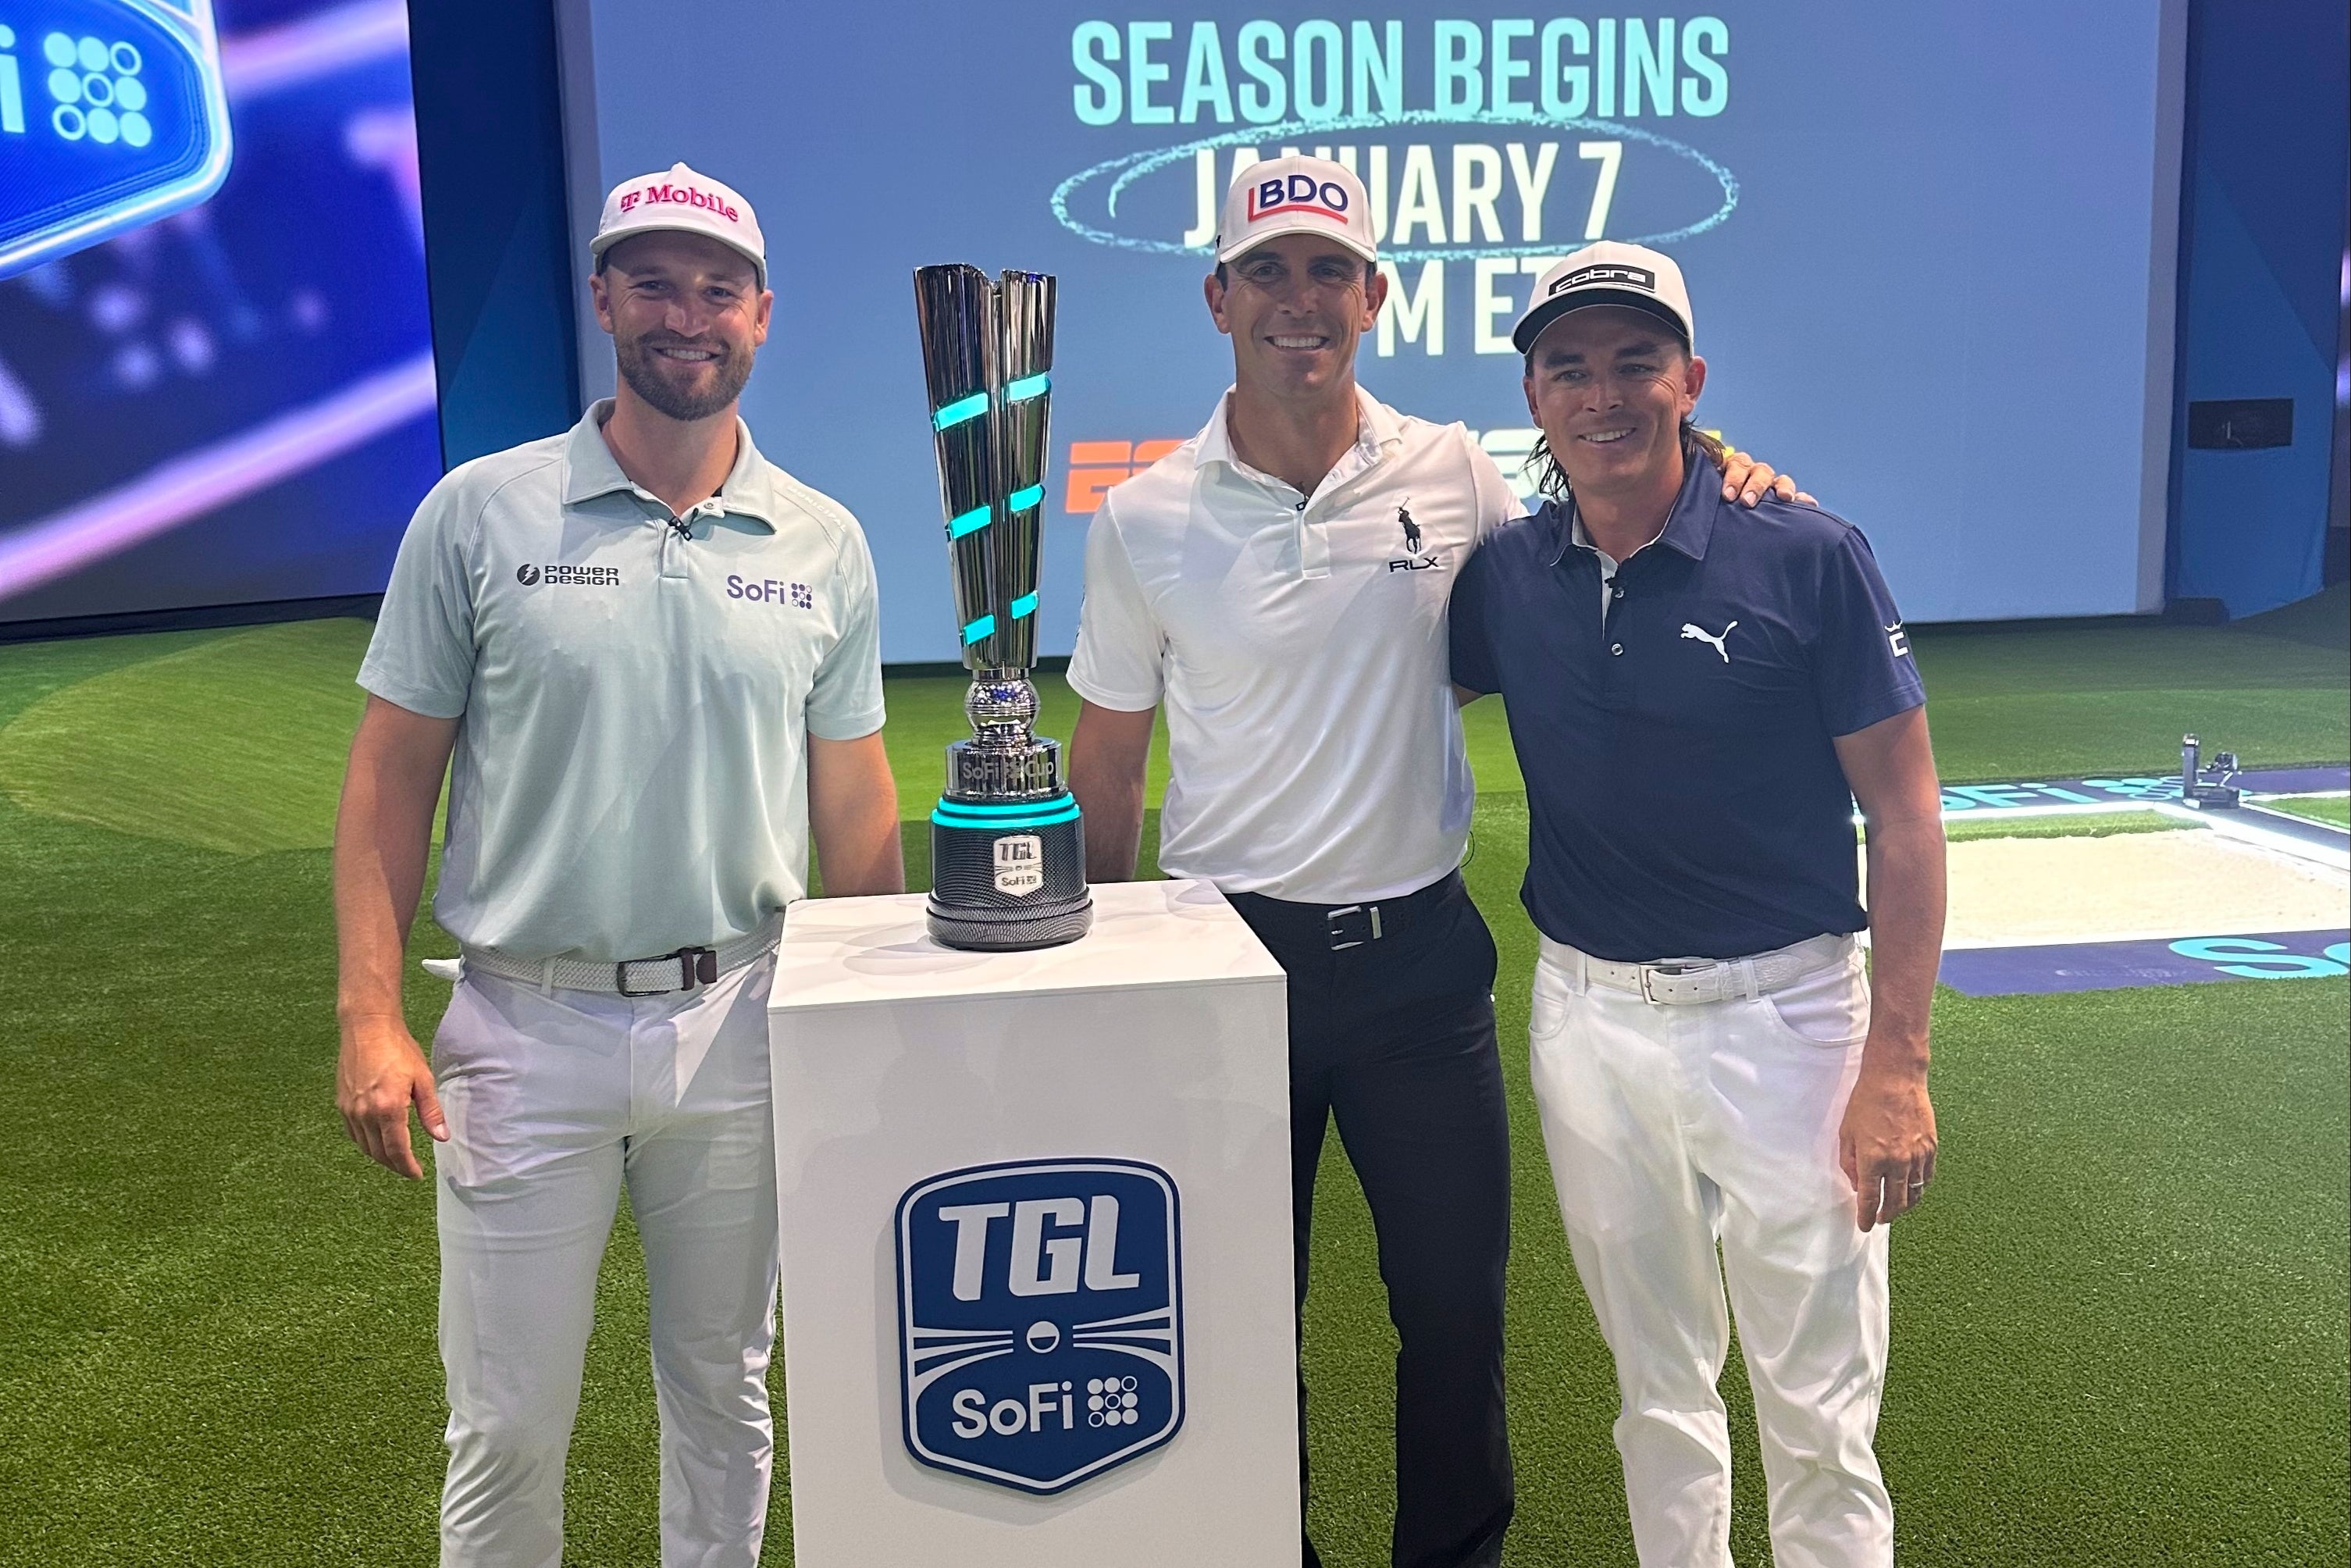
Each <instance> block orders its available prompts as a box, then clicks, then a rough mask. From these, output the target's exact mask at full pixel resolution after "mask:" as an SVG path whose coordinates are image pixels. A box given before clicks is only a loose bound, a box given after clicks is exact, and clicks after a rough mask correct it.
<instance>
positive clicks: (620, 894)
mask: <svg viewBox="0 0 2351 1568" xmlns="http://www.w3.org/2000/svg"><path fill="white" fill-rule="evenodd" d="M611 407H612V405H611V401H610V400H609V399H608V400H606V401H604V402H600V403H598V404H597V405H596V406H595V407H593V408H591V409H590V410H589V411H588V413H587V415H586V417H584V418H582V419H581V420H580V423H578V424H577V425H575V426H573V427H572V429H571V430H570V432H569V434H564V435H559V436H552V437H550V438H549V439H548V440H545V441H534V442H532V443H530V444H528V445H524V446H517V447H515V448H512V449H511V450H509V451H506V452H500V453H495V454H493V455H490V456H487V457H482V458H477V459H475V461H474V462H471V463H468V464H465V465H463V466H462V467H460V468H457V469H456V470H455V471H454V472H453V473H451V474H450V475H449V476H447V477H445V478H444V479H443V480H442V481H441V483H439V484H438V485H436V486H434V487H433V491H432V493H431V494H430V495H428V496H426V497H425V498H424V503H423V506H421V507H418V508H417V511H416V517H415V518H414V520H413V521H412V522H411V523H410V524H409V527H408V532H407V535H406V536H405V537H404V538H402V540H401V545H400V556H399V559H398V561H397V563H396V564H395V565H394V566H393V568H392V582H391V585H390V587H389V588H388V589H387V590H386V591H385V593H384V597H383V609H382V611H381V613H380V614H379V616H378V618H377V621H376V629H375V636H374V639H373V641H372V642H371V643H370V644H369V646H368V654H367V659H366V662H365V663H364V664H361V665H360V676H359V680H360V685H362V686H364V687H366V688H367V689H368V690H369V691H371V692H372V693H374V694H375V695H377V696H380V697H381V698H383V699H384V700H385V701H387V702H392V703H397V704H398V705H399V706H402V707H404V708H408V709H410V710H411V711H413V712H415V713H421V714H425V715H429V716H433V717H436V718H459V717H462V720H463V722H462V723H461V724H460V725H459V726H458V729H457V748H456V755H455V760H454V762H453V764H452V768H451V773H450V779H449V826H448V836H447V840H446V843H445V846H444V852H443V856H442V862H441V883H440V888H439V891H438V892H437V893H436V894H435V895H434V901H433V913H434V918H436V919H437V920H439V921H440V923H441V925H443V926H444V928H445V929H446V930H447V931H448V932H449V933H450V935H452V936H455V937H456V938H457V939H458V940H459V941H461V942H464V943H466V944H468V945H470V946H477V947H491V948H496V949H497V950H499V951H501V952H504V953H507V954H511V955H513V956H517V957H524V958H534V959H536V958H551V957H553V958H579V959H585V960H588V961H590V962H595V963H612V962H617V961H618V960H620V959H622V958H639V957H645V956H652V955H655V954H660V953H667V952H672V951H674V950H675V949H677V948H679V947H684V946H702V945H705V944H717V943H723V942H726V941H727V940H729V939H731V938H733V937H737V936H746V935H747V934H749V933H750V932H752V931H754V930H757V929H758V927H759V925H761V924H762V923H763V922H765V921H766V920H767V919H768V916H769V915H772V914H774V913H775V912H776V911H777V910H779V909H781V908H783V907H784V905H786V904H789V903H790V902H791V901H792V900H794V899H797V898H799V897H802V896H804V895H805V894H806V893H807V877H808V744H807V737H808V736H810V735H814V736H817V737H820V738H822V739H831V740H852V739H855V738H857V737H860V736H865V735H871V734H872V732H873V731H875V730H877V729H879V728H881V727H882V716H883V715H882V665H881V644H880V633H879V630H878V621H877V615H876V608H875V603H874V590H873V562H872V557H871V556H870V555H868V554H867V552H866V548H865V537H864V535H863V534H862V532H861V531H860V530H859V528H858V527H857V521H856V519H855V518H853V517H851V516H850V515H849V513H848V512H847V511H846V510H844V509H843V508H842V507H841V505H840V504H839V503H837V502H835V501H833V500H831V499H830V498H829V497H825V496H822V495H820V494H818V493H817V492H816V491H814V490H811V489H810V488H809V487H808V486H805V485H803V484H801V483H800V482H799V480H797V479H794V478H793V477H792V476H790V475H789V474H786V473H785V472H784V471H783V470H782V469H780V468H778V467H777V466H776V465H773V464H771V463H769V462H768V460H767V459H766V458H764V457H762V456H760V455H759V452H758V448H757V447H756V446H754V445H753V444H752V443H751V433H750V431H749V429H748V428H747V427H746V426H744V425H743V424H742V423H741V422H740V421H739V420H738V421H737V426H736V428H737V442H738V445H737V455H736V459H735V466H734V468H733V469H732V470H731V471H730V472H729V473H728V474H727V476H726V485H725V486H724V487H722V488H721V489H720V491H719V492H718V494H717V495H716V496H714V497H711V498H710V499H709V500H707V501H705V502H703V503H702V504H701V505H700V506H698V507H694V508H693V509H692V511H690V512H689V513H688V514H687V515H686V517H684V518H682V519H679V520H680V521H681V522H682V523H684V528H685V534H684V536H682V535H681V534H680V532H679V531H678V529H677V528H674V527H672V526H671V516H670V510H669V507H667V506H665V505H664V504H663V503H662V502H661V501H660V500H659V499H658V498H656V497H653V495H652V494H650V493H649V492H647V491H645V490H643V489H640V488H639V487H638V486H635V485H634V484H632V483H631V482H630V480H629V478H628V476H626V475H624V474H622V472H621V466H620V465H619V464H618V463H617V462H615V461H614V460H613V457H612V454H611V449H610V448H609V447H607V446H606V445H605V444H604V437H603V432H602V429H601V426H602V423H603V421H604V420H605V419H606V418H608V417H610V415H611Z"/></svg>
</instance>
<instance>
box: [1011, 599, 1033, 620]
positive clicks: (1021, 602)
mask: <svg viewBox="0 0 2351 1568" xmlns="http://www.w3.org/2000/svg"><path fill="white" fill-rule="evenodd" d="M1035 613H1037V596H1036V595H1035V594H1033V593H1024V594H1022V595H1021V596H1020V597H1019V598H1018V599H1016V600H1014V601H1012V619H1014V620H1015V621H1018V620H1019V619H1020V618H1021V617H1022V616H1024V615H1034V614H1035Z"/></svg>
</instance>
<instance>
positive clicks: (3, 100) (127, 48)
mask: <svg viewBox="0 0 2351 1568" xmlns="http://www.w3.org/2000/svg"><path fill="white" fill-rule="evenodd" d="M228 167H229V124H228V103H227V97H226V94H225V90H224V89H223V87H222V84H221V63H220V45H219V40H218V39H217V38H216V37H215V36H214V31H213V16H212V5H211V4H210V0H178V3H177V4H172V5H162V4H154V3H151V0H25V3H20V4H15V5H8V6H6V7H5V9H0V277H11V276H13V275H15V274H16V273H19V272H22V271H25V270H26V269H27V268H29V267H35V266H37V265H39V264H40V263H42V262H44V261H48V260H51V259H53V258H54V257H57V256H67V255H70V254H71V253H72V252H74V251H77V250H81V249H84V248H86V247H87V246H93V245H96V244H97V243H98V242H99V241H100V240H103V239H110V238H111V237H112V236H114V235H119V234H121V233H123V232H125V231H126V230H130V229H134V228H138V227H140V226H141V225H145V224H151V223H153V222H154V221H155V220H156V219H158V218H161V217H163V216H166V215H167V214H172V213H175V212H178V211H180V210H181V209H183V208H184V207H188V206H193V204H196V203H198V202H202V201H204V200H205V199H206V198H208V197H210V196H211V195H212V194H213V193H214V192H215V191H217V190H219V189H220V186H221V182H222V181H223V180H225V179H226V178H227V176H228Z"/></svg>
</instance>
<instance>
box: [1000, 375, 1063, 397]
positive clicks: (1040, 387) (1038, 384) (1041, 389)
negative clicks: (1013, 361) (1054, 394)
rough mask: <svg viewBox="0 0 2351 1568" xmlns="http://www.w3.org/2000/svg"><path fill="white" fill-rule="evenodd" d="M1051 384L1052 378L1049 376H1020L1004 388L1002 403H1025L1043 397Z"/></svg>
mask: <svg viewBox="0 0 2351 1568" xmlns="http://www.w3.org/2000/svg"><path fill="white" fill-rule="evenodd" d="M1052 384H1053V378H1052V377H1051V376H1049V375H1035V376H1022V377H1021V378H1020V379H1019V381H1017V382H1010V383H1008V385H1007V386H1006V387H1005V389H1004V401H1005V402H1028V401H1029V399H1030V398H1032V397H1043V396H1044V395H1045V392H1046V389H1047V388H1049V387H1050V386H1051V385H1052Z"/></svg>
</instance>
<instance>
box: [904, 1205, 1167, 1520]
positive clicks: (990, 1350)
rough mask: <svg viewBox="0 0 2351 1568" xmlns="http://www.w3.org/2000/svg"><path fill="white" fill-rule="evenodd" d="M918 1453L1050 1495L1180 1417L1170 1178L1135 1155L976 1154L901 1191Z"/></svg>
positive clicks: (1127, 1456)
mask: <svg viewBox="0 0 2351 1568" xmlns="http://www.w3.org/2000/svg"><path fill="white" fill-rule="evenodd" d="M897 1247H898V1329H899V1335H898V1337H899V1365H900V1373H901V1383H902V1385H903V1406H902V1409H903V1416H904V1427H905V1440H906V1449H907V1452H909V1453H910V1454H912V1455H913V1456H914V1458H915V1459H916V1460H918V1461H919V1462H921V1463H923V1464H925V1465H930V1466H934V1467H935V1468H937V1469H944V1470H954V1471H956V1472H958V1473H960V1474H963V1475H967V1476H972V1477H975V1478H977V1479H980V1480H985V1481H992V1482H995V1483H996V1484H998V1485H999V1486H1006V1487H1012V1488H1016V1489H1018V1490H1021V1491H1029V1492H1037V1493H1052V1492H1058V1491H1061V1490H1065V1489H1067V1488H1070V1487H1072V1486H1075V1485H1077V1484H1078V1483H1079V1482H1080V1481H1082V1480H1086V1479H1090V1478H1092V1477H1093V1476H1098V1475H1101V1474H1102V1473H1103V1472H1104V1471H1106V1470H1109V1469H1114V1468H1116V1467H1117V1466H1120V1465H1123V1464H1125V1463H1127V1462H1128V1461H1130V1460H1133V1459H1135V1458H1140V1457H1142V1456H1143V1455H1144V1454H1146V1453H1149V1452H1150V1451H1151V1450H1152V1449H1154V1448H1158V1447H1160V1446H1161V1445H1162V1444H1165V1443H1166V1442H1167V1441H1168V1440H1169V1439H1171V1438H1172V1437H1175V1433H1176V1429H1177V1428H1178V1427H1181V1426H1182V1425H1183V1424H1184V1312H1183V1261H1182V1247H1181V1239H1180V1236H1179V1233H1178V1227H1177V1220H1176V1200H1175V1182H1174V1181H1173V1180H1171V1179H1170V1178H1169V1177H1168V1175H1167V1173H1166V1172H1165V1171H1163V1170H1160V1169H1159V1168H1158V1167H1156V1166H1148V1165H1144V1164H1141V1163H1139V1162H1137V1161H1134V1160H1114V1159H1073V1160H1034V1161H1022V1162H1017V1163H1013V1164H1007V1165H991V1166H975V1167H972V1168H970V1169H967V1170H959V1171H950V1172H947V1173H946V1174H945V1175H943V1176H933V1177H931V1178H930V1179H929V1180H927V1181H923V1182H918V1183H916V1184H915V1185H914V1186H913V1187H912V1188H910V1189H908V1191H907V1193H906V1195H905V1196H904V1197H902V1198H900V1199H899V1200H898V1214H897Z"/></svg>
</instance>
